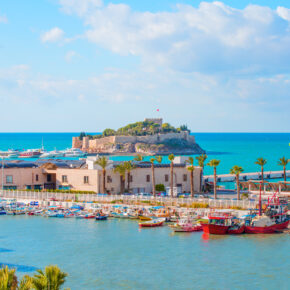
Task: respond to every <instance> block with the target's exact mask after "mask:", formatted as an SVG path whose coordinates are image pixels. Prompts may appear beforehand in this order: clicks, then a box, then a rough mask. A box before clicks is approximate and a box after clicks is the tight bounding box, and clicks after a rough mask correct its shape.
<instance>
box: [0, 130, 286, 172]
mask: <svg viewBox="0 0 290 290" xmlns="http://www.w3.org/2000/svg"><path fill="white" fill-rule="evenodd" d="M91 134H95V133H91ZM192 134H193V135H194V136H195V138H196V142H197V143H198V144H199V145H200V146H201V147H202V148H203V149H204V150H206V152H207V155H208V159H207V161H209V160H210V159H219V160H221V162H220V165H219V166H218V168H217V172H218V173H220V174H223V173H229V171H230V169H231V168H232V167H233V166H234V165H239V166H242V167H243V168H244V170H245V171H246V172H256V171H260V167H259V166H258V165H256V164H255V161H256V159H257V158H259V157H263V158H265V159H267V164H266V166H265V170H266V171H271V170H282V168H281V166H278V164H277V162H278V159H279V158H281V157H283V156H285V157H286V158H290V147H289V143H290V134H289V133H192ZM78 135H79V133H0V151H1V150H7V149H9V148H14V149H15V148H18V149H28V148H40V147H41V146H42V142H43V145H44V147H45V149H46V150H54V149H55V148H56V149H57V150H62V149H66V148H69V147H71V145H72V137H74V136H78ZM110 158H111V159H113V160H117V161H125V160H132V159H133V157H132V156H114V157H110ZM150 158H151V157H145V160H148V161H149V160H150ZM26 160H27V159H26ZM163 162H168V158H167V156H164V157H163ZM195 164H196V165H197V162H195ZM212 173H213V169H212V168H210V167H208V166H205V174H212Z"/></svg>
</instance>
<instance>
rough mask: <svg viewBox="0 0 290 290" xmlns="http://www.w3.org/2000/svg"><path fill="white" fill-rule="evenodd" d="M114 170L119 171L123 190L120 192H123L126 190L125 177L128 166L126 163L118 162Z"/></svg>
mask: <svg viewBox="0 0 290 290" xmlns="http://www.w3.org/2000/svg"><path fill="white" fill-rule="evenodd" d="M114 172H115V173H119V175H120V191H121V192H120V193H121V194H123V193H124V190H125V179H126V167H125V165H124V163H120V164H118V165H117V166H116V167H115V168H114Z"/></svg>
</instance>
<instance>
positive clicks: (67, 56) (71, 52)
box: [64, 50, 77, 62]
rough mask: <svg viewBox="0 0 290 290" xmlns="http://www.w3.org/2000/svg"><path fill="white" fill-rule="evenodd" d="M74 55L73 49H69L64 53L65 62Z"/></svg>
mask: <svg viewBox="0 0 290 290" xmlns="http://www.w3.org/2000/svg"><path fill="white" fill-rule="evenodd" d="M75 56H77V53H76V52H75V51H74V50H70V51H68V52H67V53H66V55H65V57H64V58H65V60H66V62H71V61H72V60H73V58H74V57H75Z"/></svg>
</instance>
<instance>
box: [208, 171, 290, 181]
mask: <svg viewBox="0 0 290 290" xmlns="http://www.w3.org/2000/svg"><path fill="white" fill-rule="evenodd" d="M261 177H262V175H261V171H260V172H243V173H241V174H240V180H241V181H247V180H257V179H258V180H260V179H261ZM286 177H290V170H287V171H286ZM282 178H284V172H283V171H264V179H282ZM213 179H214V176H213V175H204V180H205V182H209V181H213ZM235 180H236V176H235V175H234V174H218V175H217V181H218V182H233V181H235Z"/></svg>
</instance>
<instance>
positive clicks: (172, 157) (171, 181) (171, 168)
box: [168, 154, 175, 197]
mask: <svg viewBox="0 0 290 290" xmlns="http://www.w3.org/2000/svg"><path fill="white" fill-rule="evenodd" d="M174 158H175V156H174V155H173V154H170V155H169V156H168V159H169V161H170V192H171V197H173V166H174V164H173V160H174Z"/></svg>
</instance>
